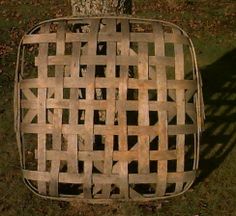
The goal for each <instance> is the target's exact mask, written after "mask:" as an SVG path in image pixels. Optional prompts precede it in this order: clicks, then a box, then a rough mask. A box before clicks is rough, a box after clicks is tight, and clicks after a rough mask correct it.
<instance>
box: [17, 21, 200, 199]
mask: <svg viewBox="0 0 236 216" xmlns="http://www.w3.org/2000/svg"><path fill="white" fill-rule="evenodd" d="M50 26H54V28H55V30H52V29H51V28H49V27H50ZM85 26H86V28H84V29H83V27H85ZM140 26H142V28H140ZM36 29H37V31H36ZM36 29H33V30H32V32H31V33H29V34H27V35H26V36H25V37H24V38H23V41H22V44H21V49H25V52H26V53H27V49H31V50H30V51H29V53H27V54H31V55H32V59H35V62H34V63H35V68H34V69H35V70H31V69H30V70H29V69H28V67H25V64H24V60H25V61H26V60H27V59H26V58H25V56H24V54H22V55H20V56H19V57H20V58H21V59H22V61H21V64H19V67H20V68H21V70H18V69H17V70H16V77H18V79H16V86H17V89H16V96H15V97H19V98H18V100H19V101H18V103H17V104H18V105H16V107H15V112H16V114H18V115H20V116H19V118H17V119H18V122H17V123H16V130H17V134H18V139H17V140H18V146H19V147H20V149H22V151H23V152H25V153H24V154H23V153H22V152H21V153H20V154H21V158H22V166H23V175H24V179H25V180H26V182H27V184H28V186H29V187H31V188H32V189H33V190H34V191H35V192H37V193H38V194H40V195H42V196H46V197H54V198H55V197H57V198H58V199H67V198H65V197H66V196H67V195H69V196H70V197H71V198H74V197H75V196H76V198H78V199H84V200H86V201H90V202H107V201H108V200H109V199H126V200H129V199H132V200H141V201H144V200H151V199H158V198H165V197H172V196H175V195H177V194H181V193H182V192H184V191H186V190H187V189H188V188H189V187H190V185H191V184H192V182H193V180H194V176H195V173H196V169H197V161H198V154H196V148H198V145H199V131H200V128H201V125H200V122H199V120H198V119H200V118H201V117H202V116H201V113H200V112H196V110H199V108H198V107H199V105H200V104H198V103H196V101H201V100H200V99H201V98H198V97H201V95H200V94H199V92H200V89H199V82H200V80H198V79H199V76H197V71H193V74H194V76H193V79H188V80H186V79H185V77H186V76H185V75H186V71H185V68H184V64H185V61H186V59H185V53H184V51H185V50H186V49H188V48H191V49H193V47H192V45H191V41H190V39H189V38H188V37H187V36H186V34H185V33H184V32H183V31H182V30H181V29H179V28H178V27H176V26H175V25H172V24H169V23H165V22H160V21H154V20H139V19H132V18H120V17H117V18H102V17H100V18H99V17H97V18H86V19H83V18H74V19H61V20H56V21H48V22H46V23H43V24H40V25H39V26H38V27H36ZM146 29H148V32H147V33H146V32H145V31H146ZM72 31H73V32H72ZM145 34H146V36H147V37H146V36H145ZM111 35H112V36H113V38H112V37H111ZM140 35H142V37H141V36H140ZM143 38H145V39H143ZM100 39H102V40H100ZM106 39H107V41H106ZM52 44H54V46H52ZM169 44H171V45H172V47H173V50H172V54H168V53H169V52H170V50H167V47H168V46H167V45H169ZM31 46H32V47H33V52H32V48H30V47H31ZM184 46H186V47H184ZM53 47H54V48H53ZM21 49H20V50H21ZM34 54H35V55H34ZM24 58H25V59H24ZM193 58H194V56H193ZM187 59H191V56H189V57H188V58H187ZM193 64H194V65H193V66H194V67H195V69H196V65H195V63H193ZM168 68H171V69H172V70H171V71H173V74H172V75H173V76H171V77H169V75H168V72H167V70H168ZM33 71H36V73H33ZM19 73H21V76H19ZM27 76H29V77H27ZM19 78H20V79H19ZM98 90H99V91H98ZM194 97H195V98H197V99H198V100H194V99H193V98H194ZM197 108H198V109H197ZM35 135H36V138H33V137H34V136H35ZM197 135H198V136H197ZM196 137H198V139H196ZM22 142H23V143H22ZM189 149H190V150H189ZM194 149H195V150H194ZM189 151H190V152H189ZM28 152H29V153H30V154H31V155H33V156H34V160H32V156H31V157H28V155H27V154H28ZM191 154H192V155H191ZM186 155H191V157H192V158H191V159H190V160H189V161H187V158H186ZM187 162H188V163H192V164H193V165H192V170H190V168H189V165H188V167H187ZM34 181H35V182H36V184H35V183H34ZM67 188H68V190H67ZM71 188H72V189H73V193H71V191H72V190H71ZM69 189H70V190H69ZM68 199H70V198H68Z"/></svg>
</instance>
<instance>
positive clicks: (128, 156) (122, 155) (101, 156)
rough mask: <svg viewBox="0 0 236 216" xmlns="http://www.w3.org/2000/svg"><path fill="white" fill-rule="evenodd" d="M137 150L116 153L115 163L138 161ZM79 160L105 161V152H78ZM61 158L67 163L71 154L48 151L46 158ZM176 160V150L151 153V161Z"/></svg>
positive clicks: (114, 153) (114, 156) (113, 155)
mask: <svg viewBox="0 0 236 216" xmlns="http://www.w3.org/2000/svg"><path fill="white" fill-rule="evenodd" d="M37 153H38V151H37V150H35V155H36V159H37ZM137 153H138V151H137V150H130V151H114V152H113V153H112V157H113V160H114V161H129V162H131V161H134V160H136V161H137V160H138V156H137ZM77 155H78V159H79V160H80V161H87V160H88V161H89V160H91V161H103V160H105V152H104V151H101V150H100V151H78V154H77ZM58 157H59V158H60V160H63V161H66V160H68V159H69V158H70V153H69V152H67V151H57V150H47V151H46V158H47V160H54V159H55V158H58ZM175 159H176V150H169V151H150V160H151V161H158V160H175Z"/></svg>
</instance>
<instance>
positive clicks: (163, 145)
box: [153, 23, 168, 196]
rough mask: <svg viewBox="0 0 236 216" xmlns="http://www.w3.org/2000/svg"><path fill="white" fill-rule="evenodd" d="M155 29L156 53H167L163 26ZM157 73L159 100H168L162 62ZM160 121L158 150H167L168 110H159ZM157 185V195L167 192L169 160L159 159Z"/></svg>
mask: <svg viewBox="0 0 236 216" xmlns="http://www.w3.org/2000/svg"><path fill="white" fill-rule="evenodd" d="M153 30H154V35H155V38H156V40H155V55H156V56H164V55H165V42H164V33H163V28H162V26H161V25H159V24H156V23H155V24H153ZM156 73H157V100H158V101H161V102H166V100H167V78H166V69H165V67H164V66H161V65H160V64H157V65H156ZM158 122H159V132H160V133H159V144H158V150H160V151H166V150H167V149H168V133H167V131H168V129H167V113H166V111H159V112H158ZM157 177H158V178H157V185H156V194H157V196H163V195H164V194H165V192H166V181H167V161H158V167H157Z"/></svg>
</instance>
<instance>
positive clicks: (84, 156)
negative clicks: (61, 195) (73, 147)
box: [35, 150, 177, 174]
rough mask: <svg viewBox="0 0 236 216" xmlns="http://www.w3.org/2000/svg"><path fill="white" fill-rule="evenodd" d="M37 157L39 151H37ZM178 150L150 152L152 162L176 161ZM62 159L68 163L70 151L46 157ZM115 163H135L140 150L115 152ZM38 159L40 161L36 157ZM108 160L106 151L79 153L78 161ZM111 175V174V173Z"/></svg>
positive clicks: (51, 152)
mask: <svg viewBox="0 0 236 216" xmlns="http://www.w3.org/2000/svg"><path fill="white" fill-rule="evenodd" d="M35 154H36V156H37V155H38V151H37V150H35ZM176 155H177V154H176V150H167V151H154V150H153V151H150V160H152V161H161V160H175V159H176ZM58 156H59V157H60V159H61V160H62V161H67V160H69V159H70V153H69V152H68V151H58V150H47V152H46V157H47V159H48V160H55V159H56V158H57V157H58ZM112 157H113V160H114V161H128V162H131V161H134V160H138V159H139V156H138V150H130V151H113V154H112ZM36 159H38V158H37V157H36ZM106 159H107V157H106V153H105V152H104V151H78V152H77V160H80V161H86V160H89V161H105V160H106ZM110 174H111V173H110Z"/></svg>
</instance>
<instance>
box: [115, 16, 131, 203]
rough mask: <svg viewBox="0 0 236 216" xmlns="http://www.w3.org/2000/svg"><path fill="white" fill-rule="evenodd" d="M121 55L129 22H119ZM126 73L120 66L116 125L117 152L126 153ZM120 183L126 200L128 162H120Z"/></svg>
mask: <svg viewBox="0 0 236 216" xmlns="http://www.w3.org/2000/svg"><path fill="white" fill-rule="evenodd" d="M121 32H122V40H121V55H122V56H129V47H130V39H129V21H128V20H121ZM128 72H129V66H128V65H124V66H120V83H119V106H118V124H119V127H120V134H119V150H120V151H128V143H127V139H128V138H127V136H128V134H127V117H126V99H127V85H128V84H127V83H128ZM119 174H120V176H121V182H120V192H121V196H123V197H124V198H127V199H128V196H129V191H128V187H129V185H128V162H127V161H122V162H120V172H119Z"/></svg>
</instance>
